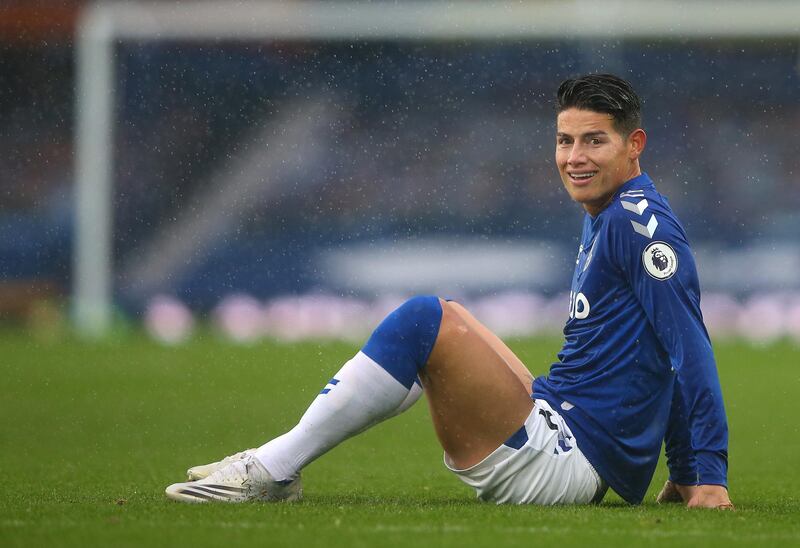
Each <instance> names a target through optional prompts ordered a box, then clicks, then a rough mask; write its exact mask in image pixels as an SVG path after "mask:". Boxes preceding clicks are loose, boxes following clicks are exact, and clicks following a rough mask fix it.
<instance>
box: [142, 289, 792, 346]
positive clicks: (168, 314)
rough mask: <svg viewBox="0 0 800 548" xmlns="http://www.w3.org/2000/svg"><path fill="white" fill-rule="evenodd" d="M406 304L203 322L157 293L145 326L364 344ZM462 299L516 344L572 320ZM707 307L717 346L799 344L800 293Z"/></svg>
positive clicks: (306, 309) (230, 306) (229, 310)
mask: <svg viewBox="0 0 800 548" xmlns="http://www.w3.org/2000/svg"><path fill="white" fill-rule="evenodd" d="M404 300H405V298H404V297H402V296H400V295H386V296H384V297H382V298H380V299H377V300H375V301H372V302H370V301H366V300H362V299H356V298H343V297H339V296H334V295H326V294H311V295H305V296H292V297H279V298H275V299H271V300H268V301H260V300H258V299H256V298H255V297H253V296H251V295H246V294H231V295H228V296H226V297H225V298H224V299H222V300H221V301H220V302H219V304H218V305H217V306H216V307H215V308H214V309H213V311H212V312H211V314H210V315H209V316H207V318H208V320H206V319H201V320H199V321H197V320H195V316H194V314H193V313H192V311H191V310H190V309H189V307H188V306H187V305H186V304H185V303H183V302H181V301H180V300H178V299H176V298H174V297H171V296H166V295H158V296H155V297H154V298H153V299H151V300H150V302H149V303H148V305H147V307H146V309H145V314H144V325H145V327H146V329H147V332H148V333H149V334H150V336H152V337H153V338H154V339H155V340H158V341H160V342H162V343H164V344H170V345H172V344H181V343H184V342H187V341H189V340H191V338H192V337H193V336H195V335H196V331H197V328H198V326H203V329H206V327H208V326H210V328H211V330H212V331H213V332H216V333H217V334H218V335H219V336H220V337H222V338H223V339H226V340H228V341H231V342H234V343H240V344H254V343H257V342H259V341H261V340H263V339H273V340H278V341H283V342H295V341H305V340H321V339H344V340H348V341H351V342H353V343H356V344H358V343H360V342H363V341H364V340H365V338H366V337H367V336H368V335H369V333H370V332H371V331H372V329H374V328H375V326H377V325H378V323H379V322H380V321H381V320H382V319H383V318H384V317H385V316H386V315H387V314H388V313H389V312H391V311H392V310H394V309H395V308H396V307H397V306H399V305H400V304H402V303H403V301H404ZM458 300H459V301H460V302H462V303H463V304H464V305H465V306H466V307H467V308H468V309H469V310H470V311H471V312H472V313H473V314H474V315H475V316H476V317H477V318H478V319H479V320H480V321H482V322H483V323H484V324H485V325H487V326H488V327H489V328H490V329H492V330H493V331H494V332H495V333H497V334H498V335H499V336H501V337H504V338H514V337H529V336H536V335H546V336H553V335H557V334H558V333H559V332H560V331H561V330H562V329H563V326H564V323H565V322H566V320H567V315H568V301H569V297H568V295H567V294H566V293H564V294H559V295H555V296H553V297H546V296H544V295H541V294H537V293H522V292H507V293H501V294H497V295H493V296H489V297H484V298H479V299H458ZM701 308H702V312H703V317H704V319H705V322H706V326H707V328H708V330H709V334H710V335H711V337H712V338H713V339H715V340H719V339H729V338H741V339H744V340H747V341H749V342H752V343H754V344H766V343H771V342H775V341H778V340H781V339H788V340H792V341H794V343H796V344H799V345H800V292H793V293H789V292H786V293H756V294H753V295H752V296H751V297H749V298H748V299H746V300H742V301H739V300H736V299H734V298H732V297H730V296H729V295H727V294H721V293H707V294H706V295H704V296H703V299H702V302H701ZM204 318H206V317H204Z"/></svg>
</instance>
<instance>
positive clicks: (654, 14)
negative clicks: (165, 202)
mask: <svg viewBox="0 0 800 548" xmlns="http://www.w3.org/2000/svg"><path fill="white" fill-rule="evenodd" d="M798 36H800V2H798V1H797V0H774V1H769V2H749V1H745V0H735V1H725V2H720V1H718V0H697V1H691V0H686V1H671V0H641V1H636V0H631V1H627V2H626V1H622V0H617V1H602V0H594V1H586V0H561V1H551V0H542V1H532V2H476V1H463V2H442V1H435V2H430V1H413V2H388V1H387V2H333V1H326V2H323V1H319V2H311V1H297V2H294V1H284V2H281V1H264V2H257V1H250V2H240V1H201V2H188V1H179V2H175V3H173V2H158V3H155V2H150V3H135V2H125V3H97V4H94V5H91V6H89V7H88V8H86V10H85V11H84V12H83V14H82V16H81V19H80V22H79V27H78V31H77V42H78V43H77V48H76V55H77V59H76V63H77V90H76V115H77V123H76V130H75V131H76V136H75V142H76V164H75V179H76V184H75V208H76V210H75V211H76V215H75V233H74V252H73V273H72V280H73V282H72V283H73V288H72V314H73V319H74V322H75V326H76V328H77V330H78V332H79V333H81V334H84V335H88V336H100V335H103V334H105V333H106V332H107V331H108V329H109V327H110V325H111V319H112V310H113V302H112V299H113V297H112V295H113V287H112V279H113V277H112V256H111V254H112V251H111V249H112V243H111V242H112V207H111V202H112V189H113V163H114V162H113V160H114V151H113V136H114V120H113V116H114V114H113V113H114V104H115V100H114V97H115V93H114V82H115V78H114V72H115V64H114V48H115V46H116V45H117V44H118V43H120V42H122V41H125V40H135V41H138V42H143V41H162V40H180V41H195V40H198V41H199V40H221V41H248V40H257V39H261V40H264V39H280V40H298V41H309V40H353V41H356V40H357V41H369V40H384V41H385V40H406V41H408V40H420V41H423V40H424V41H443V40H473V41H481V40H535V39H562V40H563V39H567V40H569V39H575V40H584V39H596V38H608V39H649V38H653V39H658V38H673V39H682V38H691V39H717V38H762V37H771V38H792V39H796V38H797V37H798Z"/></svg>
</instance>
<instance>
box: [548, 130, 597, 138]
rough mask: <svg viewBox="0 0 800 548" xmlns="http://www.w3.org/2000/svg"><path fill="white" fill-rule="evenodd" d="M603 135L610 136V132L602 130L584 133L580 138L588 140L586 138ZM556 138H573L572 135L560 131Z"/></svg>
mask: <svg viewBox="0 0 800 548" xmlns="http://www.w3.org/2000/svg"><path fill="white" fill-rule="evenodd" d="M603 135H608V132H607V131H602V130H600V131H589V132H588V133H584V134H582V135H580V137H583V138H586V137H600V136H603ZM556 137H572V135H570V134H569V133H564V132H563V131H559V132H557V133H556Z"/></svg>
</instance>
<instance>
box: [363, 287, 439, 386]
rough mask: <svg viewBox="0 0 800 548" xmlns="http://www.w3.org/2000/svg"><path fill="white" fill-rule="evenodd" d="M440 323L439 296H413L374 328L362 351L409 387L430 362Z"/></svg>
mask: <svg viewBox="0 0 800 548" xmlns="http://www.w3.org/2000/svg"><path fill="white" fill-rule="evenodd" d="M441 322H442V305H441V303H440V301H439V298H438V297H435V296H429V295H428V296H417V297H412V298H411V299H409V300H407V301H406V302H405V303H403V304H402V305H401V306H399V307H398V308H397V309H395V310H394V311H393V312H392V313H391V314H389V315H388V316H387V317H386V318H385V319H384V320H383V321H382V322H381V323H380V325H379V326H378V327H377V328H375V331H373V332H372V335H371V336H370V338H369V340H368V341H367V343H366V344H365V345H364V347H363V348H362V352H364V354H366V355H367V356H369V357H370V358H372V359H373V360H374V361H375V362H376V363H378V364H379V365H380V366H381V367H383V368H384V369H385V370H386V371H388V372H389V373H390V374H391V375H392V376H394V377H395V378H396V379H397V380H398V381H400V382H402V383H403V384H404V385H407V387H410V386H411V384H413V381H414V379H415V378H416V375H417V372H418V371H419V370H420V369H422V367H424V366H425V363H426V362H427V361H428V356H430V353H431V350H433V345H434V343H435V342H436V338H437V336H438V335H439V327H440V325H441Z"/></svg>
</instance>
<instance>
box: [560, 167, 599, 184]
mask: <svg viewBox="0 0 800 548" xmlns="http://www.w3.org/2000/svg"><path fill="white" fill-rule="evenodd" d="M567 175H568V176H569V178H570V180H571V181H572V182H573V183H574V184H576V185H578V186H580V185H583V184H587V183H588V182H589V181H590V180H591V179H592V177H594V176H595V175H597V172H596V171H583V172H580V173H579V172H572V173H567Z"/></svg>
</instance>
